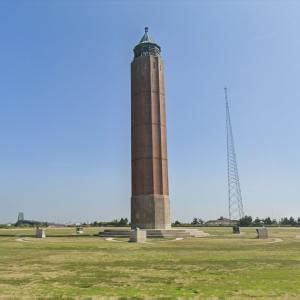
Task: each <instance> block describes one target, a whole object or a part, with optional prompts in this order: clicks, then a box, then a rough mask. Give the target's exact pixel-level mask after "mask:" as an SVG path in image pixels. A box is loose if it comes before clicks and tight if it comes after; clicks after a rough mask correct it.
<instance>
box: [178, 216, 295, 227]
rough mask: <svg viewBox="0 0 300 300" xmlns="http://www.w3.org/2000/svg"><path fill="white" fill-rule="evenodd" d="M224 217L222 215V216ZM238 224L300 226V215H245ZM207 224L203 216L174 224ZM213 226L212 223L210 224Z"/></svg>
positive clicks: (245, 225) (243, 225)
mask: <svg viewBox="0 0 300 300" xmlns="http://www.w3.org/2000/svg"><path fill="white" fill-rule="evenodd" d="M221 218H222V217H221ZM221 218H220V219H221ZM236 223H237V225H239V226H242V227H248V226H262V225H264V226H300V217H298V219H295V218H294V217H289V218H288V217H284V218H281V219H280V220H276V219H271V218H270V217H267V218H261V219H260V218H258V217H256V218H255V219H254V218H252V217H251V216H245V217H243V218H241V219H240V220H238V221H237V222H236ZM191 225H192V226H206V225H207V224H206V222H205V221H203V219H201V218H193V220H192V222H190V223H187V222H180V221H178V220H176V221H175V222H174V223H173V224H172V226H174V227H176V226H191ZM210 226H211V225H210ZM216 226H232V225H231V224H227V225H221V224H220V225H216Z"/></svg>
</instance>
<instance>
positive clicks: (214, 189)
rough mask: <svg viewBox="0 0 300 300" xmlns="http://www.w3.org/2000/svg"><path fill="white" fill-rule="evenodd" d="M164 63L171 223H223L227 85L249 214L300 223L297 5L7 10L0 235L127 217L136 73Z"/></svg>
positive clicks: (3, 10) (1, 34)
mask: <svg viewBox="0 0 300 300" xmlns="http://www.w3.org/2000/svg"><path fill="white" fill-rule="evenodd" d="M145 26H149V34H150V35H151V36H152V38H153V39H154V40H155V41H156V42H157V43H158V44H159V45H160V46H161V47H162V56H163V59H164V61H165V77H166V95H167V126H168V128H167V129H168V152H169V181H170V196H171V208H172V216H173V220H175V219H179V220H182V221H190V220H191V219H192V218H193V217H200V218H203V219H206V220H207V219H210V218H216V217H219V216H220V215H223V216H227V215H228V209H227V207H228V203H227V181H226V180H227V178H226V139H225V109H224V96H223V88H224V85H226V86H227V87H228V93H229V99H230V104H231V114H232V115H231V117H232V124H233V130H234V135H235V142H236V151H237V158H238V163H239V172H240V179H241V188H242V193H243V200H244V207H245V212H246V213H247V214H250V215H252V216H259V217H264V216H271V217H275V218H278V217H280V216H285V215H293V216H298V215H300V201H299V196H300V185H299V177H300V176H299V175H300V156H299V153H300V132H299V128H300V119H299V113H300V89H299V78H300V60H299V53H300V39H299V35H300V32H299V28H300V3H299V2H298V1H267V0H266V1H225V0H224V1H92V0H91V1H76V0H73V1H71V0H69V1H64V0H59V1H58V0H57V1H30V0H28V1H17V0H15V1H8V0H7V1H5V0H3V1H1V2H0V66H1V68H0V166H1V172H0V205H1V206H0V207H1V210H0V223H2V222H10V221H15V219H16V217H17V213H18V212H19V211H23V212H24V213H25V217H26V218H28V219H39V220H48V221H57V222H67V221H93V220H96V219H97V220H111V219H113V218H120V217H125V216H127V217H129V216H130V193H131V191H130V62H131V61H132V57H133V52H132V49H133V47H134V45H135V44H136V43H137V42H138V41H139V39H140V38H141V36H142V35H143V30H144V27H145Z"/></svg>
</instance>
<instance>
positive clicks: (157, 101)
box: [131, 27, 171, 229]
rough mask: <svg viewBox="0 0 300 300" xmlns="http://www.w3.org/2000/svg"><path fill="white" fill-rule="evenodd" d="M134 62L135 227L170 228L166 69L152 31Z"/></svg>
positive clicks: (137, 47)
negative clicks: (151, 36)
mask: <svg viewBox="0 0 300 300" xmlns="http://www.w3.org/2000/svg"><path fill="white" fill-rule="evenodd" d="M133 51H134V59H133V61H132V63H131V169H132V197H131V227H132V228H133V229H134V228H137V227H138V228H141V229H168V228H170V227H171V222H170V201H169V187H168V156H167V140H166V109H165V85H164V66H163V61H162V59H161V56H160V52H161V49H160V46H159V45H157V44H156V43H155V42H154V41H153V40H152V39H151V38H150V37H149V35H148V28H147V27H146V28H145V34H144V35H143V37H142V39H141V40H140V42H139V43H138V44H137V45H136V46H135V47H134V50H133Z"/></svg>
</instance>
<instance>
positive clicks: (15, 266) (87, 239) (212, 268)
mask: <svg viewBox="0 0 300 300" xmlns="http://www.w3.org/2000/svg"><path fill="white" fill-rule="evenodd" d="M99 230H101V229H100V228H90V229H85V235H84V236H72V233H74V231H75V230H74V229H72V228H68V229H47V230H46V233H47V235H48V237H47V238H46V239H36V238H34V235H33V234H34V230H32V229H1V230H0V299H3V298H22V297H27V298H31V299H32V298H45V297H52V298H63V297H64V298H75V297H78V298H81V297H82V298H86V299H89V298H100V296H102V297H103V296H107V297H108V296H111V297H113V296H115V297H128V298H132V297H136V298H145V297H154V298H155V297H163V298H168V297H169V298H170V299H171V298H173V299H174V298H177V297H184V298H192V297H195V298H197V297H198V298H208V297H211V298H213V297H215V298H235V299H238V298H243V297H245V298H250V297H260V298H269V299H274V298H284V297H285V299H289V298H297V299H300V228H271V229H269V235H270V239H268V240H258V239H256V238H255V237H256V233H255V229H254V228H247V229H246V228H242V234H241V235H233V234H231V228H203V230H204V231H205V232H209V233H210V234H211V235H212V236H210V237H206V238H193V239H185V240H179V241H175V240H163V239H149V240H148V242H147V243H146V244H135V243H128V242H127V241H126V240H121V239H120V240H118V241H117V242H112V241H106V240H104V239H103V238H100V237H96V236H93V234H95V233H97V232H99ZM24 235H25V236H29V237H26V238H22V236H24ZM30 235H31V236H30ZM68 235H69V236H68Z"/></svg>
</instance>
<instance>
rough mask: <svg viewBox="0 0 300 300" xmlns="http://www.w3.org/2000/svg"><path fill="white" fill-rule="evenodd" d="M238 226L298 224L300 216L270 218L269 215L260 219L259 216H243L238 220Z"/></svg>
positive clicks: (299, 224) (299, 223)
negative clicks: (278, 218)
mask: <svg viewBox="0 0 300 300" xmlns="http://www.w3.org/2000/svg"><path fill="white" fill-rule="evenodd" d="M238 225H239V226H244V227H247V226H261V225H266V226H300V217H298V219H295V218H294V217H289V218H288V217H284V218H281V219H280V220H276V219H271V218H270V217H267V218H264V219H260V218H257V217H256V218H255V219H254V220H253V218H252V217H251V216H245V217H244V218H241V219H240V220H239V221H238Z"/></svg>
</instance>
